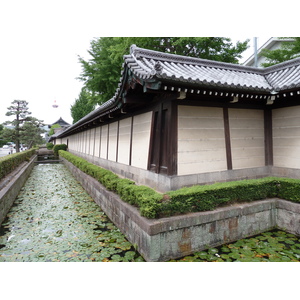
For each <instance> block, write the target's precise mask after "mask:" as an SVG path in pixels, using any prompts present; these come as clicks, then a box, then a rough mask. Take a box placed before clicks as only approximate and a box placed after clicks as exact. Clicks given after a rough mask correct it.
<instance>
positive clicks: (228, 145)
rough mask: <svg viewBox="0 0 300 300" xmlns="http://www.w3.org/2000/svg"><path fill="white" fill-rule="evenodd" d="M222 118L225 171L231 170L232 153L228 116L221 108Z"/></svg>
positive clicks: (225, 108)
mask: <svg viewBox="0 0 300 300" xmlns="http://www.w3.org/2000/svg"><path fill="white" fill-rule="evenodd" d="M223 118H224V131H225V148H226V160H227V169H228V170H232V153H231V142H230V127H229V114H228V108H227V107H224V108H223Z"/></svg>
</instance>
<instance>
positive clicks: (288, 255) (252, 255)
mask: <svg viewBox="0 0 300 300" xmlns="http://www.w3.org/2000/svg"><path fill="white" fill-rule="evenodd" d="M299 241H300V240H299V237H297V236H296V235H293V234H290V233H286V232H284V231H281V230H273V231H268V232H264V233H262V234H259V235H256V236H253V237H251V238H245V239H241V240H238V241H236V242H233V243H230V244H226V245H222V246H219V247H216V248H210V249H207V250H203V251H200V252H195V253H193V254H191V255H189V256H186V257H183V258H181V259H179V260H171V261H172V262H175V261H180V262H201V261H202V262H211V261H214V262H222V261H223V262H233V261H235V262H268V261H269V262H288V261H294V262H299V259H300V244H299Z"/></svg>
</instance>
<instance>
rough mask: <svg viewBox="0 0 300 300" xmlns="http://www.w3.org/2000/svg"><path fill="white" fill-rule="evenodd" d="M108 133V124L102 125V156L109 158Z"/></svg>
mask: <svg viewBox="0 0 300 300" xmlns="http://www.w3.org/2000/svg"><path fill="white" fill-rule="evenodd" d="M107 134H108V125H104V126H102V132H101V146H100V157H101V158H105V159H106V158H107Z"/></svg>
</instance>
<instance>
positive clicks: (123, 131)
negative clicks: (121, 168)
mask: <svg viewBox="0 0 300 300" xmlns="http://www.w3.org/2000/svg"><path fill="white" fill-rule="evenodd" d="M131 122H132V118H128V119H124V120H121V121H120V126H119V149H120V151H118V162H120V163H122V164H125V165H129V156H130V139H131Z"/></svg>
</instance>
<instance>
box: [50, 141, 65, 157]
mask: <svg viewBox="0 0 300 300" xmlns="http://www.w3.org/2000/svg"><path fill="white" fill-rule="evenodd" d="M52 149H53V152H54V155H55V156H58V151H59V150H64V151H66V150H67V149H68V146H67V145H66V144H58V145H55V146H53V148H52Z"/></svg>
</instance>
